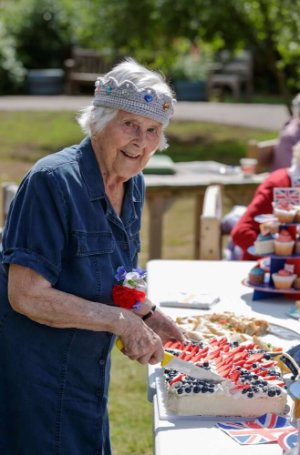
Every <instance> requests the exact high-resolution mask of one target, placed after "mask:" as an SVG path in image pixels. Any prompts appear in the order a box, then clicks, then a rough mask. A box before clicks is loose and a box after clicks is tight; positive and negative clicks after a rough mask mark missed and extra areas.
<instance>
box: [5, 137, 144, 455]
mask: <svg viewBox="0 0 300 455" xmlns="http://www.w3.org/2000/svg"><path fill="white" fill-rule="evenodd" d="M143 201H144V180H143V176H142V174H139V175H137V176H135V177H134V178H132V179H131V180H129V181H128V182H127V183H126V189H125V196H124V202H123V208H122V213H121V216H120V217H119V216H118V215H117V214H116V213H115V211H114V210H113V208H112V206H111V204H110V202H109V200H108V198H107V196H106V194H105V190H104V184H103V179H102V176H101V172H100V170H99V166H98V163H97V161H96V157H95V155H94V152H93V149H92V146H91V142H90V140H89V139H88V138H86V139H84V140H83V141H82V143H81V144H80V145H77V146H73V147H69V148H66V149H64V150H62V151H60V152H58V153H55V154H52V155H49V156H47V157H45V158H43V159H41V160H40V161H38V162H37V163H36V165H35V166H34V167H33V168H32V170H31V171H30V172H29V173H28V174H27V175H26V176H25V178H24V180H23V181H22V183H21V184H20V187H19V190H18V193H17V196H16V198H15V200H14V201H13V203H12V204H11V207H10V211H9V215H8V221H7V224H6V227H5V232H4V235H3V252H2V261H1V266H0V345H1V349H0V371H4V370H5V371H6V374H5V375H2V374H1V375H0V402H1V406H0V422H1V424H0V427H1V431H0V452H1V453H22V454H23V455H27V454H28V455H31V454H33V453H47V454H48V453H49V454H50V453H53V454H54V453H55V454H72V455H76V454H78V455H82V454H83V453H84V454H90V453H91V454H95V453H98V454H105V455H110V453H111V452H110V443H109V427H108V419H107V397H108V384H109V370H110V351H111V348H112V346H113V343H114V337H113V335H112V334H110V333H107V332H93V331H89V330H79V329H75V328H74V329H57V328H52V327H48V326H44V325H42V324H38V323H36V322H34V321H31V320H30V319H28V318H27V317H25V316H22V315H21V314H19V313H16V312H15V311H14V310H13V309H12V308H11V306H10V304H9V301H8V297H7V269H8V264H11V263H15V264H20V265H23V266H26V267H29V268H31V269H33V270H35V271H36V272H38V273H39V274H40V275H42V276H43V277H45V278H46V279H47V280H49V282H50V283H51V284H52V286H53V287H54V288H56V289H59V290H61V291H65V292H68V293H71V294H75V295H77V296H80V297H83V298H85V299H89V300H92V301H95V302H101V303H105V304H109V305H111V304H113V303H112V296H111V290H112V286H113V284H114V282H115V278H114V275H115V273H116V269H117V267H118V266H120V265H124V266H125V268H126V269H127V270H128V271H130V270H131V269H132V268H133V267H136V266H137V254H138V252H139V249H140V237H139V232H140V227H141V212H142V206H143ZM20 378H22V381H21V387H20ZM2 422H5V423H3V425H4V426H2ZM19 451H20V452H19Z"/></svg>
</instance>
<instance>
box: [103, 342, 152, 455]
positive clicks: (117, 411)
mask: <svg viewBox="0 0 300 455" xmlns="http://www.w3.org/2000/svg"><path fill="white" fill-rule="evenodd" d="M110 397H111V399H110V407H109V413H110V421H111V439H112V445H113V453H114V455H150V454H152V453H153V451H152V437H153V436H152V404H151V403H150V402H149V401H148V400H147V367H146V366H143V365H140V364H139V363H137V362H133V361H132V360H129V359H128V357H126V356H124V355H123V354H122V353H121V352H119V351H118V350H117V349H114V350H113V354H112V378H111V386H110Z"/></svg>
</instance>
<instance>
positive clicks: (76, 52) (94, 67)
mask: <svg viewBox="0 0 300 455" xmlns="http://www.w3.org/2000/svg"><path fill="white" fill-rule="evenodd" d="M72 57H73V60H74V67H73V68H72V70H73V71H75V72H79V73H95V74H103V73H106V72H107V71H109V70H110V69H111V66H112V63H111V61H109V60H108V59H106V58H105V57H104V56H103V55H101V54H100V52H98V51H97V50H94V49H83V48H80V47H75V48H74V49H73V53H72Z"/></svg>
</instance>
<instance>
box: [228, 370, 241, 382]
mask: <svg viewBox="0 0 300 455" xmlns="http://www.w3.org/2000/svg"><path fill="white" fill-rule="evenodd" d="M240 375H241V372H240V371H238V370H234V371H233V372H232V373H230V375H229V379H230V381H232V382H237V381H238V379H239V377H240Z"/></svg>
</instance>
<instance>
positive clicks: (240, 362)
mask: <svg viewBox="0 0 300 455" xmlns="http://www.w3.org/2000/svg"><path fill="white" fill-rule="evenodd" d="M244 364H245V360H239V361H238V362H234V366H237V367H242V366H244Z"/></svg>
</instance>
